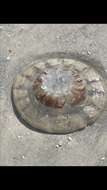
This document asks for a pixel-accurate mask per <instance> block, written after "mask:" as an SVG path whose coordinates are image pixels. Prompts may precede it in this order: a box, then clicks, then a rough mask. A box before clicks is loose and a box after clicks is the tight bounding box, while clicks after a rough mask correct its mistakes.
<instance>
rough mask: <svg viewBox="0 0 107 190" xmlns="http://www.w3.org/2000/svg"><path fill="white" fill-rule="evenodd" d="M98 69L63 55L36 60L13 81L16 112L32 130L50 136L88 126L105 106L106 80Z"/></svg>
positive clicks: (106, 101) (106, 94)
mask: <svg viewBox="0 0 107 190" xmlns="http://www.w3.org/2000/svg"><path fill="white" fill-rule="evenodd" d="M100 70H101V72H100ZM100 70H99V71H97V69H95V67H93V66H92V64H91V65H90V64H89V63H85V62H84V61H82V60H77V59H74V58H67V56H66V55H65V56H64V57H60V56H59V57H56V58H55V57H54V58H48V57H47V58H46V59H45V60H44V61H43V60H42V59H41V60H40V59H39V60H37V62H36V63H35V64H32V65H29V66H28V67H27V68H24V69H23V70H22V72H21V73H19V74H18V75H17V77H16V79H15V81H14V82H13V86H12V99H13V103H14V106H15V108H16V110H17V113H18V114H19V115H20V117H21V118H22V119H23V120H24V121H25V122H26V123H27V124H28V125H29V126H31V127H32V128H34V129H37V130H40V131H41V132H47V133H52V134H66V133H70V132H74V131H77V130H81V129H83V128H85V127H87V126H88V125H91V124H92V123H94V122H95V121H96V119H97V118H98V116H99V115H100V114H101V112H102V111H103V109H104V107H105V105H106V103H107V92H106V84H107V78H106V77H105V75H103V74H102V73H103V68H102V67H101V68H100Z"/></svg>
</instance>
